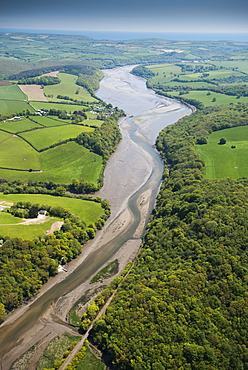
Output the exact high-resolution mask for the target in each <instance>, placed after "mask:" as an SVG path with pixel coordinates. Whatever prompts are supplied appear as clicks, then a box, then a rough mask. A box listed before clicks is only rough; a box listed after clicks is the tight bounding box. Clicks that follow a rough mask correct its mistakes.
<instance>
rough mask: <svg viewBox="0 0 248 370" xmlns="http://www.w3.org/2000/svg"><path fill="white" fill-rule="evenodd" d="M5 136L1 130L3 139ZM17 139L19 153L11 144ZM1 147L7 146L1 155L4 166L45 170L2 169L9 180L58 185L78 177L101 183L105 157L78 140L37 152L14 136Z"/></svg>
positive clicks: (1, 163)
mask: <svg viewBox="0 0 248 370" xmlns="http://www.w3.org/2000/svg"><path fill="white" fill-rule="evenodd" d="M1 135H2V133H1V132H0V138H1ZM5 135H8V134H5ZM9 136H10V135H9ZM13 141H15V142H14V147H15V152H14V151H13V146H12V145H9V143H11V142H13ZM1 148H2V149H3V151H2V156H1V157H0V166H1V167H9V168H18V169H26V170H29V169H30V168H32V169H34V170H41V171H42V172H28V171H27V172H23V171H12V170H4V169H0V176H1V177H3V178H5V179H8V180H15V179H20V180H24V181H29V180H38V181H48V180H49V181H53V182H55V183H58V184H69V183H71V181H72V179H73V178H77V179H84V180H86V181H89V182H92V183H94V184H97V182H98V178H99V175H100V172H101V169H102V158H101V157H100V156H99V155H97V154H94V153H92V152H90V151H89V150H88V149H86V148H84V147H83V146H82V145H78V144H76V143H75V142H68V143H66V144H62V145H59V146H57V147H55V148H52V149H49V150H46V151H44V152H42V153H37V152H36V151H35V150H34V149H33V148H32V147H31V146H29V145H28V144H27V143H26V142H25V141H23V140H21V139H20V138H13V137H12V136H10V137H9V139H8V140H7V141H6V142H4V143H2V145H1ZM17 152H18V155H17V154H16V153H17Z"/></svg>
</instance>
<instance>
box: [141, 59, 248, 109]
mask: <svg viewBox="0 0 248 370" xmlns="http://www.w3.org/2000/svg"><path fill="white" fill-rule="evenodd" d="M246 64H247V63H246V61H244V60H243V61H233V62H229V61H228V62H227V61H223V62H219V61H215V60H212V61H211V63H203V62H202V63H198V62H197V63H190V62H187V63H182V64H179V63H178V64H177V65H174V64H162V65H158V66H157V65H149V66H148V67H147V68H149V69H150V70H151V71H152V72H153V73H154V74H155V75H154V77H152V78H150V79H149V83H148V84H149V87H151V88H153V87H154V88H156V89H159V90H162V91H164V92H166V93H167V94H168V96H171V97H175V98H177V97H181V98H182V99H184V98H185V100H186V99H194V100H198V101H200V102H201V103H203V105H204V106H206V107H208V106H215V105H222V104H229V103H236V102H237V101H240V102H242V103H246V102H248V96H243V95H248V93H247V92H248V84H247V82H248V81H247V66H246ZM238 88H239V89H240V90H239V89H238ZM211 90H212V91H211ZM213 90H216V92H214V91H213ZM222 92H223V93H222ZM224 92H225V93H224ZM237 96H238V97H237ZM237 99H238V100H237ZM186 101H187V100H186Z"/></svg>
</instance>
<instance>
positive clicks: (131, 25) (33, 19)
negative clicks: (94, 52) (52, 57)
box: [0, 0, 248, 34]
mask: <svg viewBox="0 0 248 370" xmlns="http://www.w3.org/2000/svg"><path fill="white" fill-rule="evenodd" d="M247 19H248V2H247V1H245V0H237V1H235V2H233V1H231V0H219V1H218V2H216V1H214V0H209V1H208V2H204V3H199V2H198V1H196V0H188V2H185V1H183V0H178V1H177V2H168V1H167V2H166V1H164V0H155V1H154V2H152V3H151V2H150V1H148V0H142V1H141V0H134V1H133V0H126V1H125V2H124V3H120V2H116V1H113V0H106V1H105V2H102V1H100V0H95V1H94V2H85V1H81V0H72V1H70V2H68V1H67V0H60V1H56V0H50V1H48V0H44V1H42V2H39V3H36V2H33V1H31V0H25V1H24V2H19V1H17V0H9V1H8V2H3V3H2V4H1V14H0V27H1V28H2V29H3V28H15V29H26V30H28V29H39V30H43V31H45V30H50V31H52V30H53V31H57V30H64V31H70V32H79V31H83V30H87V31H89V32H90V31H92V32H93V31H94V32H103V31H104V32H155V33H156V32H160V33H170V32H172V33H175V32H179V33H180V32H186V33H198V32H199V33H229V34H230V33H248V22H247Z"/></svg>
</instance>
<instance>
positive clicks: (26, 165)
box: [0, 131, 40, 177]
mask: <svg viewBox="0 0 248 370" xmlns="http://www.w3.org/2000/svg"><path fill="white" fill-rule="evenodd" d="M0 141H1V148H0V153H1V155H0V166H1V167H8V168H13V169H23V170H29V169H30V168H32V169H36V170H39V169H40V161H39V154H38V153H37V152H36V151H35V150H34V149H33V148H32V147H31V146H30V145H29V144H28V143H26V142H25V141H24V140H22V139H21V138H20V137H17V136H14V135H10V134H7V133H3V132H2V131H0ZM1 171H2V169H0V176H2V175H1ZM9 172H13V175H15V177H18V172H17V173H16V172H15V171H9Z"/></svg>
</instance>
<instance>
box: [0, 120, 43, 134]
mask: <svg viewBox="0 0 248 370" xmlns="http://www.w3.org/2000/svg"><path fill="white" fill-rule="evenodd" d="M35 127H41V126H40V125H39V124H37V123H34V122H32V121H31V120H29V119H28V118H22V119H20V120H11V121H5V122H0V130H5V131H9V132H11V133H13V134H14V133H16V132H22V131H26V130H31V129H33V128H35Z"/></svg>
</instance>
